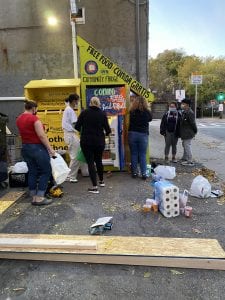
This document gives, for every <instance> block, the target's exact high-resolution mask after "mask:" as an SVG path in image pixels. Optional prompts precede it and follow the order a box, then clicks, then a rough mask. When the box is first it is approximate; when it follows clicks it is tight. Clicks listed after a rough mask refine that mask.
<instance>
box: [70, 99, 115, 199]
mask: <svg viewBox="0 0 225 300" xmlns="http://www.w3.org/2000/svg"><path fill="white" fill-rule="evenodd" d="M75 129H76V130H78V131H80V132H81V137H80V146H81V149H82V151H83V154H84V156H85V159H86V161H87V164H88V171H89V175H90V178H91V182H92V187H91V188H89V189H88V192H90V193H94V194H98V193H99V190H98V187H97V176H96V169H97V173H98V177H99V186H101V187H104V186H105V183H104V179H103V164H102V154H103V151H104V148H105V135H109V134H110V132H111V129H110V127H109V123H108V119H107V116H106V114H105V113H104V112H103V111H102V110H101V108H100V100H99V98H98V97H92V98H91V100H90V104H89V108H87V109H85V110H84V111H82V112H81V114H80V115H79V118H78V121H77V123H76V126H75ZM95 167H96V169H95Z"/></svg>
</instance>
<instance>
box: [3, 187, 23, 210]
mask: <svg viewBox="0 0 225 300" xmlns="http://www.w3.org/2000/svg"><path fill="white" fill-rule="evenodd" d="M25 193H26V192H25V191H10V192H8V193H7V194H5V195H4V196H3V197H1V198H0V214H2V213H3V212H4V211H5V210H6V209H7V208H9V207H10V206H11V205H12V204H13V203H15V202H16V201H17V200H18V199H19V198H21V197H22V196H23V195H24V194H25Z"/></svg>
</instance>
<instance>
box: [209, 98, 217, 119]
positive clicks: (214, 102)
mask: <svg viewBox="0 0 225 300" xmlns="http://www.w3.org/2000/svg"><path fill="white" fill-rule="evenodd" d="M210 102H211V107H212V119H213V109H214V105H215V104H216V101H215V100H214V99H213V100H211V101H210Z"/></svg>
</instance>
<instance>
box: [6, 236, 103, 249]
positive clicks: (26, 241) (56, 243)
mask: <svg viewBox="0 0 225 300" xmlns="http://www.w3.org/2000/svg"><path fill="white" fill-rule="evenodd" d="M4 248H13V249H30V248H31V249H46V248H47V249H71V250H74V249H76V250H96V249H97V244H96V241H85V240H84V241H82V240H75V239H74V240H68V239H67V240H65V239H57V240H55V239H54V240H50V239H42V238H26V237H23V238H19V237H18V238H15V237H13V238H10V237H5V238H4V237H2V238H0V249H4Z"/></svg>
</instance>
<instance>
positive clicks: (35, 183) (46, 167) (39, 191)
mask: <svg viewBox="0 0 225 300" xmlns="http://www.w3.org/2000/svg"><path fill="white" fill-rule="evenodd" d="M21 154H22V156H23V158H24V160H25V161H26V163H27V166H28V170H29V176H28V186H29V189H30V195H31V196H34V195H37V196H39V197H44V195H45V191H46V189H47V186H48V181H49V179H50V177H51V174H52V169H51V165H50V164H49V153H48V151H47V149H46V148H45V146H43V145H42V144H23V146H22V150H21Z"/></svg>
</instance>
